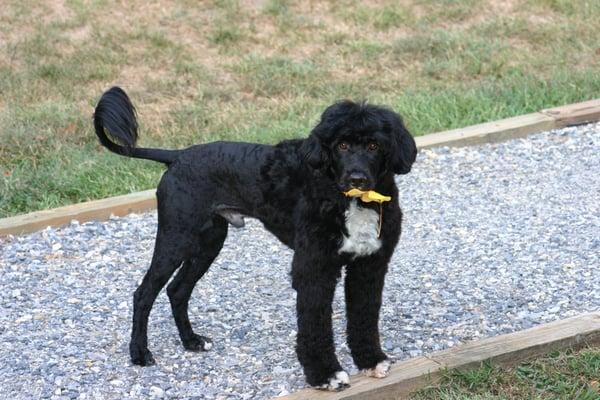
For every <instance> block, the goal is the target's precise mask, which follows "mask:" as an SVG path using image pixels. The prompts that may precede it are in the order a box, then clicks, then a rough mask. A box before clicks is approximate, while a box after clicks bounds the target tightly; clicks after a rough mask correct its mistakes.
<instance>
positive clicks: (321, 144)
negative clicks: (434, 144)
mask: <svg viewBox="0 0 600 400" xmlns="http://www.w3.org/2000/svg"><path fill="white" fill-rule="evenodd" d="M301 151H302V152H303V154H304V156H305V160H306V162H307V163H308V165H310V166H311V167H312V168H316V169H326V170H327V171H329V172H330V173H331V174H332V175H333V177H334V179H335V181H336V183H337V185H338V186H339V188H340V190H342V191H347V190H349V189H352V188H356V189H361V190H372V189H374V187H375V185H376V182H377V181H378V180H379V179H380V178H381V177H382V176H385V175H386V174H390V173H394V174H407V173H408V172H410V168H411V166H412V164H413V162H414V161H415V158H416V155H417V147H416V145H415V141H414V139H413V138H412V136H411V135H410V133H409V132H408V130H407V129H406V127H405V126H404V124H403V122H402V118H401V117H400V116H399V115H398V114H396V113H395V112H393V111H391V110H389V109H387V108H384V107H379V106H374V105H370V104H367V103H364V102H363V103H354V102H352V101H349V100H345V101H341V102H339V103H335V104H333V105H331V106H329V107H328V108H327V109H326V110H325V112H323V115H321V120H320V122H319V123H318V124H317V126H316V127H315V128H314V129H313V130H312V132H311V134H310V136H309V137H308V139H306V140H305V142H304V144H303V146H302V148H301Z"/></svg>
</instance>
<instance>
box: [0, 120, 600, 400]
mask: <svg viewBox="0 0 600 400" xmlns="http://www.w3.org/2000/svg"><path fill="white" fill-rule="evenodd" d="M599 171H600V125H599V124H595V125H587V126H581V127H578V128H567V129H563V130H559V131H553V132H549V133H543V134H537V135H533V136H530V137H529V138H527V139H520V140H514V141H511V142H508V143H503V144H495V145H485V146H479V147H470V148H460V149H453V148H438V149H433V150H425V151H421V152H420V155H419V157H418V160H417V163H416V164H415V165H414V168H413V172H412V173H411V174H409V175H405V176H401V177H398V184H399V188H400V197H401V198H400V202H401V205H402V207H403V209H404V212H405V221H404V224H403V228H404V231H403V234H402V238H401V240H400V244H399V246H398V249H397V251H396V253H395V256H394V258H393V259H392V262H391V266H390V273H389V275H388V279H387V282H386V288H385V293H384V304H383V309H382V316H381V332H382V341H383V346H384V347H385V349H386V351H387V352H388V353H389V354H390V355H391V356H392V357H394V358H397V359H400V360H401V359H406V358H408V357H416V356H419V355H422V354H426V353H429V352H431V351H435V350H440V349H444V348H447V347H451V346H455V345H457V344H459V343H462V342H465V341H469V340H476V339H478V338H481V337H485V336H492V335H499V334H503V333H508V332H512V331H516V330H520V329H524V328H528V327H531V326H535V325H537V324H540V323H545V322H549V321H552V320H556V319H559V318H566V317H570V316H573V315H577V314H580V313H585V312H590V311H595V310H598V309H599V308H600V290H598V287H600V274H599V273H598V272H597V268H598V267H599V266H600V202H599V201H598V198H599V195H600V174H599ZM155 220H156V215H155V213H148V214H143V215H135V214H132V215H130V216H128V217H125V218H111V219H110V220H108V221H105V222H88V223H78V222H76V221H74V222H72V223H71V224H70V225H68V226H66V227H63V228H60V229H51V228H49V229H45V230H43V231H40V232H36V233H33V234H30V235H24V236H19V237H9V238H0V249H1V251H0V285H1V287H2V288H3V290H2V291H0V387H1V388H2V391H3V393H2V397H5V398H11V399H30V398H57V399H58V398H65V399H68V398H80V399H96V398H98V399H138V398H142V397H153V398H198V399H251V398H252V399H255V398H269V397H272V396H276V395H279V394H281V395H283V394H286V393H289V392H292V391H294V390H297V389H299V388H302V387H303V386H304V379H303V376H302V371H301V369H300V366H299V364H298V362H297V360H296V356H295V352H294V338H295V335H296V327H295V315H294V300H295V293H294V291H293V290H292V289H291V285H290V279H289V276H288V274H289V266H290V262H291V256H292V253H291V251H290V250H288V249H286V248H285V247H284V246H283V245H281V244H279V243H278V242H277V241H276V240H275V239H274V238H273V237H272V236H270V235H269V234H268V233H267V232H265V230H264V229H263V228H262V227H261V225H260V224H259V223H258V222H256V221H249V223H248V224H247V227H246V229H243V230H235V229H231V231H230V232H231V233H230V236H229V238H228V240H227V242H226V244H225V247H224V249H223V251H222V253H221V255H220V256H219V258H218V259H217V261H216V262H215V264H214V266H213V267H212V268H211V270H210V271H209V273H208V274H207V276H206V277H205V278H203V279H202V280H201V281H200V282H199V284H198V286H197V288H196V290H195V292H194V294H193V295H192V299H191V302H190V310H191V311H190V313H191V318H192V321H193V324H194V326H195V328H196V330H197V332H199V333H201V334H204V335H208V336H210V337H212V338H213V340H214V348H213V350H211V351H210V352H207V353H190V352H186V351H184V350H183V348H182V347H181V345H180V343H179V339H178V336H177V332H176V328H175V325H174V323H173V320H172V317H171V312H170V307H169V304H168V300H167V298H166V296H165V295H164V294H161V295H160V296H159V297H158V299H157V301H156V304H155V306H154V308H153V312H152V315H151V318H150V324H149V343H150V348H151V350H152V351H153V352H154V355H155V357H156V359H157V362H158V365H157V366H153V367H148V368H140V367H134V366H131V365H130V363H129V358H128V351H127V346H128V338H129V334H130V331H129V330H130V320H131V311H132V310H131V299H132V294H133V291H134V290H135V288H136V286H137V284H138V283H139V281H140V280H141V278H142V276H143V274H144V272H145V271H146V269H147V267H148V263H149V260H150V256H151V252H152V248H153V244H154V233H155V230H156V222H155ZM338 289H339V290H338V291H337V293H336V297H335V304H334V311H335V313H334V327H335V335H336V343H337V348H338V354H339V356H340V360H341V362H342V364H343V366H344V367H345V368H346V369H347V370H348V371H349V372H352V373H355V372H357V371H356V369H355V368H354V367H353V365H352V363H351V359H350V357H349V352H348V348H347V346H346V345H345V343H344V325H345V316H344V306H343V295H342V294H343V291H342V290H341V288H338Z"/></svg>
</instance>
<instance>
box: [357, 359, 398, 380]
mask: <svg viewBox="0 0 600 400" xmlns="http://www.w3.org/2000/svg"><path fill="white" fill-rule="evenodd" d="M391 365H392V361H391V360H389V359H387V360H383V361H381V362H379V364H377V365H376V366H375V367H373V368H368V369H363V373H364V374H365V375H366V376H370V377H372V378H385V377H386V376H388V374H389V372H390V367H391Z"/></svg>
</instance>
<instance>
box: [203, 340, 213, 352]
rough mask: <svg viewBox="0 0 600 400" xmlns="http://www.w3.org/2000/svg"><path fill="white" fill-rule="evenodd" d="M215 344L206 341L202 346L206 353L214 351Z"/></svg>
mask: <svg viewBox="0 0 600 400" xmlns="http://www.w3.org/2000/svg"><path fill="white" fill-rule="evenodd" d="M212 347H213V344H212V342H209V341H208V340H206V341H205V342H204V345H202V348H203V349H204V351H209V350H210V349H212Z"/></svg>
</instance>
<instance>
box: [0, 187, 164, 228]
mask: <svg viewBox="0 0 600 400" xmlns="http://www.w3.org/2000/svg"><path fill="white" fill-rule="evenodd" d="M155 193H156V190H155V189H152V190H145V191H143V192H136V193H131V194H126V195H123V196H115V197H109V198H107V199H102V200H93V201H87V202H85V203H79V204H72V205H69V206H65V207H59V208H54V209H51V210H42V211H35V212H32V213H29V214H24V215H17V216H15V217H9V218H3V219H0V236H2V235H21V234H24V233H28V232H34V231H37V230H40V229H44V228H46V227H47V226H60V225H65V224H68V223H70V222H71V220H74V219H75V220H78V221H80V222H84V221H90V220H94V219H108V218H109V217H110V216H111V215H115V216H123V215H127V214H130V213H132V212H140V211H146V210H150V209H153V208H156V196H155Z"/></svg>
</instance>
